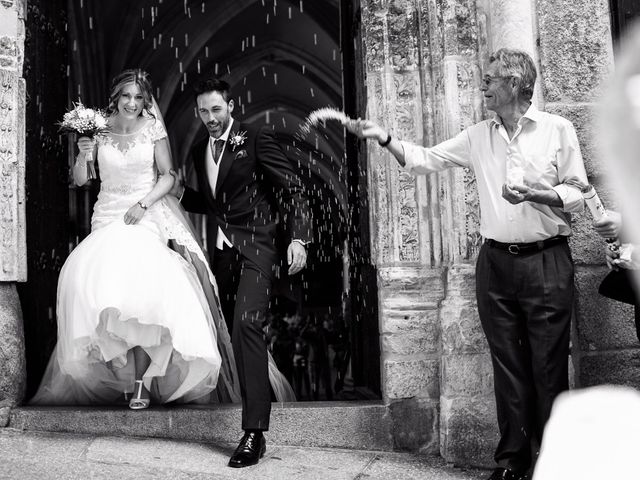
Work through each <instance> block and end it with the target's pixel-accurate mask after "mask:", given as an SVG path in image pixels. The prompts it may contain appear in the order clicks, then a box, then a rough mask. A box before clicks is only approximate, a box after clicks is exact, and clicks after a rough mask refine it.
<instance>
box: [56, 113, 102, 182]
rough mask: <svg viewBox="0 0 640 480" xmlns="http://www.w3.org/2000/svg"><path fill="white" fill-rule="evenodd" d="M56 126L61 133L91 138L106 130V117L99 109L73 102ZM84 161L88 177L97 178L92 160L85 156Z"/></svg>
mask: <svg viewBox="0 0 640 480" xmlns="http://www.w3.org/2000/svg"><path fill="white" fill-rule="evenodd" d="M58 126H59V127H60V129H59V131H60V132H61V133H67V134H73V133H75V134H77V135H78V136H81V137H89V138H93V137H94V136H95V135H96V134H98V133H101V132H105V131H106V130H107V119H106V117H105V115H104V114H103V113H102V112H101V111H100V110H96V109H93V108H87V107H85V106H84V105H82V103H81V102H78V103H74V104H73V109H71V110H70V111H68V112H67V113H65V114H64V117H62V121H61V122H59V123H58ZM86 162H87V168H88V178H89V179H92V178H97V175H96V170H95V166H94V164H93V163H94V162H93V160H92V159H90V158H87V159H86Z"/></svg>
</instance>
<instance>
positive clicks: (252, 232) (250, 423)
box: [182, 121, 311, 430]
mask: <svg viewBox="0 0 640 480" xmlns="http://www.w3.org/2000/svg"><path fill="white" fill-rule="evenodd" d="M237 132H246V133H245V135H244V136H245V137H246V140H244V142H243V144H242V145H236V146H234V145H232V142H231V136H232V135H233V134H234V133H237ZM207 148H210V143H209V137H207V138H205V139H203V140H202V141H201V142H198V143H197V144H196V145H195V146H194V147H193V148H192V150H191V152H190V156H191V161H192V162H193V165H194V168H195V171H196V174H197V178H198V191H195V190H193V189H191V188H189V187H187V188H185V192H184V195H183V197H182V205H183V206H184V207H185V209H186V210H188V211H191V212H197V213H206V214H207V249H208V251H209V255H210V256H211V257H212V270H213V273H214V275H215V277H216V281H217V283H218V289H219V292H220V300H221V303H222V312H223V313H224V316H225V319H226V321H227V325H228V327H229V330H230V332H231V338H232V343H233V350H234V355H235V359H236V365H237V367H238V376H239V380H240V389H241V393H242V428H243V429H244V430H253V429H256V430H267V429H268V428H269V415H270V412H271V395H270V388H269V377H268V369H267V348H266V344H265V341H264V336H263V330H262V327H263V323H264V321H265V315H266V312H267V309H268V307H269V296H270V293H271V284H272V282H273V278H274V271H275V266H276V264H277V263H278V252H277V250H276V246H275V245H276V242H275V235H276V218H277V212H278V208H277V205H281V206H282V207H283V209H284V211H285V212H286V214H285V215H284V217H285V220H286V223H287V226H288V234H289V235H290V238H291V239H297V240H301V241H303V242H309V241H310V240H311V228H310V224H309V204H308V201H307V199H306V197H305V196H304V193H303V187H302V183H301V181H300V177H299V176H298V175H297V174H296V172H295V170H294V169H293V167H292V165H291V164H290V162H289V160H288V159H287V157H286V156H285V154H284V152H283V151H282V149H281V148H280V145H279V144H278V143H277V141H276V139H275V136H274V134H273V131H272V130H270V129H268V128H267V127H262V128H256V127H253V126H250V125H245V124H241V123H239V122H237V121H234V123H233V125H232V126H231V135H230V137H229V140H228V141H227V143H226V146H225V149H224V152H223V153H222V159H221V160H220V164H219V172H218V178H217V182H216V189H215V194H214V192H213V191H212V189H211V185H210V182H209V177H208V175H207V168H206V165H205V159H206V158H207V155H206V149H207ZM276 202H277V203H276ZM218 228H220V229H221V230H222V231H223V232H224V234H225V236H226V237H227V239H228V240H229V241H230V242H231V243H232V244H233V247H227V246H225V248H224V249H223V250H219V249H216V238H217V235H218Z"/></svg>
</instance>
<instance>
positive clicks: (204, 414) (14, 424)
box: [8, 401, 393, 451]
mask: <svg viewBox="0 0 640 480" xmlns="http://www.w3.org/2000/svg"><path fill="white" fill-rule="evenodd" d="M240 417H241V410H240V407H239V406H238V405H215V406H211V405H208V406H199V405H189V406H181V407H175V408H164V407H151V408H149V409H147V410H138V411H133V410H129V409H128V408H126V407H30V406H27V407H18V408H15V409H13V410H12V411H11V415H10V419H9V425H8V426H9V427H10V428H15V429H18V430H30V431H43V432H64V433H80V434H90V435H123V436H136V437H156V438H169V439H176V440H187V441H195V442H207V443H236V442H237V441H238V440H239V438H240V437H241V436H242V431H241V429H240V425H241V419H240ZM268 438H269V442H270V443H273V444H276V445H292V446H301V447H335V448H352V449H358V450H387V451H388V450H393V439H392V433H391V419H390V417H389V414H388V410H387V408H386V407H385V406H384V404H382V403H381V402H380V401H375V402H371V401H365V402H299V403H274V404H273V408H272V412H271V428H270V430H269V434H268Z"/></svg>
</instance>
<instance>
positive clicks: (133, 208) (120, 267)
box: [31, 69, 282, 409]
mask: <svg viewBox="0 0 640 480" xmlns="http://www.w3.org/2000/svg"><path fill="white" fill-rule="evenodd" d="M151 92H152V89H151V84H150V82H149V79H148V75H147V74H146V73H145V72H143V71H142V70H139V69H136V70H126V71H124V72H122V73H121V74H120V75H118V76H117V77H115V78H114V80H113V84H112V89H111V94H110V98H109V106H108V108H107V113H108V115H109V116H108V120H107V125H108V129H107V132H106V133H102V134H99V135H97V136H96V137H95V138H94V139H90V138H88V137H81V138H80V139H79V140H78V148H79V151H80V153H79V155H78V157H77V159H76V163H75V165H74V167H73V177H74V180H75V182H76V184H78V185H83V184H84V183H86V182H87V180H88V179H89V177H90V173H89V172H91V171H92V170H93V169H92V164H91V162H93V161H97V163H98V166H99V174H100V179H101V184H100V193H99V195H98V200H97V202H96V204H95V206H94V212H93V217H92V219H91V234H90V235H89V236H87V238H86V239H85V240H84V241H82V242H81V243H80V244H79V245H78V247H77V248H76V249H75V250H74V251H73V252H72V253H71V254H70V255H69V257H68V259H67V261H66V262H65V264H64V266H63V267H62V271H61V272H60V278H59V281H58V294H57V317H58V343H57V346H56V348H55V350H54V352H53V354H52V356H51V359H50V361H49V364H48V366H47V370H46V372H45V375H44V377H43V380H42V382H41V385H40V388H39V389H38V392H37V393H36V395H35V397H34V398H33V399H32V400H31V403H32V404H44V405H52V404H53V405H59V404H109V403H114V402H116V401H117V400H118V399H120V398H122V395H123V392H125V393H129V392H133V396H132V398H131V400H130V402H129V407H130V408H132V409H143V408H147V407H148V406H149V404H150V402H154V403H166V402H191V401H199V402H205V403H208V402H235V401H239V400H240V392H239V387H238V382H237V373H236V369H235V363H234V359H233V353H232V349H231V342H230V339H229V335H228V332H227V328H226V325H225V322H224V319H223V318H222V313H221V311H220V306H219V301H218V296H217V287H216V284H215V280H214V278H213V276H212V274H211V271H210V270H209V267H208V264H207V259H206V257H205V255H204V253H203V252H202V250H201V248H200V246H199V245H198V243H197V242H196V240H195V238H194V235H193V231H192V230H191V228H190V224H189V222H188V220H187V218H186V216H185V214H184V212H183V210H182V209H181V207H179V206H178V204H177V202H176V201H175V200H174V199H173V197H172V196H170V195H166V194H167V193H168V192H169V191H170V189H171V187H172V186H173V183H174V177H173V175H174V174H173V171H172V170H171V168H172V164H171V154H170V148H169V143H168V139H167V133H166V131H165V128H164V125H163V122H162V119H161V117H159V113H158V112H159V111H158V110H157V109H156V108H155V107H154V103H155V102H154V100H153V97H152V93H151ZM88 162H89V163H88ZM169 244H170V245H171V246H172V247H173V249H171V248H169V246H168V245H169ZM272 380H273V379H272ZM272 383H273V381H272ZM214 389H215V390H214ZM277 390H278V391H279V392H282V390H280V389H277ZM212 392H213V394H212ZM279 396H282V395H281V393H280V394H279Z"/></svg>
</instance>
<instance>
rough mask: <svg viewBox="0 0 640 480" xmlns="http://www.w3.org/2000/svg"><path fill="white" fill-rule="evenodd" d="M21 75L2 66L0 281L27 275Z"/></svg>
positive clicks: (0, 78) (0, 96)
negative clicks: (21, 141)
mask: <svg viewBox="0 0 640 480" xmlns="http://www.w3.org/2000/svg"><path fill="white" fill-rule="evenodd" d="M19 101H20V95H19V79H18V76H17V75H16V74H15V73H13V72H8V71H6V70H0V169H1V172H0V226H1V231H2V237H1V240H0V265H1V268H0V281H15V280H21V279H24V278H23V276H25V275H26V265H23V264H22V262H23V261H24V259H25V251H26V246H25V244H24V232H23V231H22V229H24V201H23V199H22V198H21V197H22V196H23V193H22V192H23V191H24V159H21V158H20V153H21V152H20V151H19V148H18V147H19V145H18V137H19V135H22V134H23V132H21V129H20V128H19V124H20V123H19V118H18V116H19V115H20V111H21V109H19V108H18V105H19Z"/></svg>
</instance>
